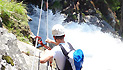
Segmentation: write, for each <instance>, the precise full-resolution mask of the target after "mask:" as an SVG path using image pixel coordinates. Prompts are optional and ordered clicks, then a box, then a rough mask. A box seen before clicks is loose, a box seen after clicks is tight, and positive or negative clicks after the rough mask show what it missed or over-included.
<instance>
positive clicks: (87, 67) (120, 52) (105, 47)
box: [29, 8, 123, 70]
mask: <svg viewBox="0 0 123 70" xmlns="http://www.w3.org/2000/svg"><path fill="white" fill-rule="evenodd" d="M34 10H35V14H33V15H29V16H30V17H31V18H32V20H33V21H31V22H29V25H30V28H31V31H32V32H33V33H34V34H35V35H36V33H37V28H38V22H39V12H40V9H38V8H34ZM45 17H46V12H45V11H43V12H42V19H41V28H40V36H41V37H42V39H43V42H45V41H44V40H45V39H46V18H45ZM48 17H49V18H48V19H49V20H48V22H49V28H48V29H49V38H51V39H53V38H52V34H51V29H52V26H53V25H54V24H63V26H64V27H65V33H66V35H65V41H68V42H70V43H71V44H72V45H73V47H74V48H75V49H78V48H80V49H82V50H83V52H84V54H85V58H84V63H83V69H82V70H123V66H122V65H123V42H122V41H121V40H120V39H119V38H114V37H113V34H112V33H103V32H102V31H101V28H100V27H96V26H94V25H88V24H86V23H82V24H81V25H79V24H77V23H75V22H69V23H63V22H64V21H63V20H64V19H65V17H64V16H63V15H61V14H60V13H57V14H55V15H53V14H52V11H50V10H49V13H48Z"/></svg>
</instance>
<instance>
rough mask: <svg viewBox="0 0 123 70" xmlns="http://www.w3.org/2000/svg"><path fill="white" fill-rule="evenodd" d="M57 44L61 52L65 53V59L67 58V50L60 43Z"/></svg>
mask: <svg viewBox="0 0 123 70" xmlns="http://www.w3.org/2000/svg"><path fill="white" fill-rule="evenodd" d="M59 46H60V47H61V50H62V52H63V54H64V55H65V57H66V58H67V59H69V57H68V56H67V55H68V53H69V52H67V51H66V50H65V48H64V47H63V46H62V45H61V44H59Z"/></svg>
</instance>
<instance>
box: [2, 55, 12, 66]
mask: <svg viewBox="0 0 123 70" xmlns="http://www.w3.org/2000/svg"><path fill="white" fill-rule="evenodd" d="M2 59H3V60H6V62H7V63H8V64H11V65H12V66H14V63H13V60H12V58H11V57H10V56H4V55H3V56H2Z"/></svg>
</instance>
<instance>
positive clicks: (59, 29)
mask: <svg viewBox="0 0 123 70" xmlns="http://www.w3.org/2000/svg"><path fill="white" fill-rule="evenodd" d="M64 34H65V32H64V27H63V26H62V25H60V24H56V25H54V26H53V28H52V35H53V36H62V35H64Z"/></svg>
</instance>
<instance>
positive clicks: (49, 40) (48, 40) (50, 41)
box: [45, 38, 57, 45]
mask: <svg viewBox="0 0 123 70" xmlns="http://www.w3.org/2000/svg"><path fill="white" fill-rule="evenodd" d="M45 41H46V42H47V43H53V44H55V45H57V44H56V42H55V41H54V40H51V39H49V38H47V39H46V40H45Z"/></svg>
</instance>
